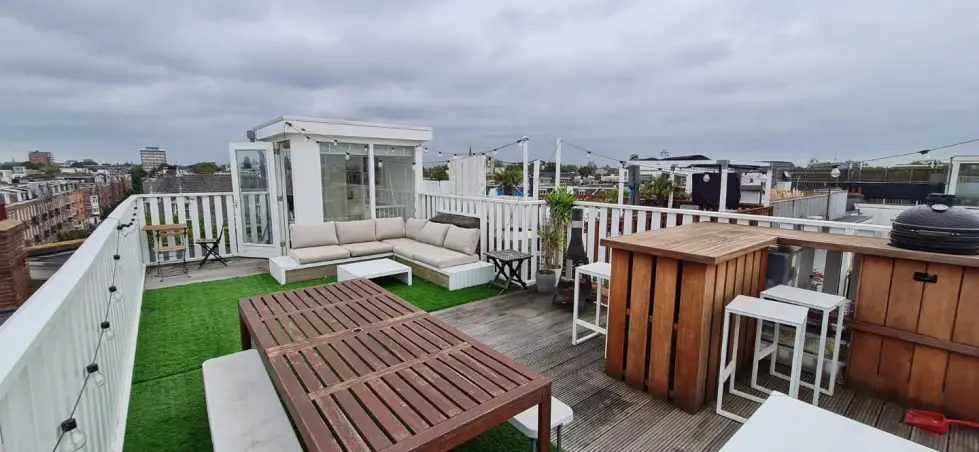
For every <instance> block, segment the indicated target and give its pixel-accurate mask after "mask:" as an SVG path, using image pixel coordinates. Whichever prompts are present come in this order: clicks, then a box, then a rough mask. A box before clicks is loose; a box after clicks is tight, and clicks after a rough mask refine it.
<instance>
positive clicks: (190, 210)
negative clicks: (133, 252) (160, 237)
mask: <svg viewBox="0 0 979 452" xmlns="http://www.w3.org/2000/svg"><path fill="white" fill-rule="evenodd" d="M140 203H141V207H142V212H143V215H140V217H139V221H140V227H142V226H144V225H147V224H153V225H157V224H185V225H187V235H188V237H187V238H188V240H187V241H188V244H189V246H188V252H187V261H188V262H189V261H196V260H201V259H203V258H204V251H203V249H202V248H201V246H200V245H198V244H197V242H198V240H200V239H205V238H206V239H216V238H217V237H218V235H221V245H220V246H219V247H218V253H219V254H220V255H221V256H222V257H233V256H237V255H238V244H237V240H236V231H235V208H234V198H233V196H232V194H231V193H186V194H180V195H141V196H140ZM222 229H224V232H223V233H222V232H221V230H222ZM140 238H141V241H142V246H141V249H142V255H143V262H146V263H147V264H148V265H149V264H153V265H155V264H159V263H163V264H165V263H172V262H180V261H181V260H182V256H181V255H180V254H178V253H161V254H160V255H159V256H158V255H157V253H156V252H155V251H154V249H155V247H156V243H155V239H154V237H153V236H152V234H140ZM177 240H178V239H177V238H175V237H169V238H166V239H164V241H163V243H162V245H163V246H169V245H174V244H176V241H177ZM181 243H182V242H181Z"/></svg>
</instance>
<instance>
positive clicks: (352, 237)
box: [336, 220, 377, 245]
mask: <svg viewBox="0 0 979 452" xmlns="http://www.w3.org/2000/svg"><path fill="white" fill-rule="evenodd" d="M336 225H337V226H336V228H337V238H338V239H339V240H340V244H341V245H346V244H348V243H361V242H373V241H375V240H377V238H375V235H374V233H375V232H374V231H375V229H374V227H375V225H374V220H359V221H338V222H336Z"/></svg>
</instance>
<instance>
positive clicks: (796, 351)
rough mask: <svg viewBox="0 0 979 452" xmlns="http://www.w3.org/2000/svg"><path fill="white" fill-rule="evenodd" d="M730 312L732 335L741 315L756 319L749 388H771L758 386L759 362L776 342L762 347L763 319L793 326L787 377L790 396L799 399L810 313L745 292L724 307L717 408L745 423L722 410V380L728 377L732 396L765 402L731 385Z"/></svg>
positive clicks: (733, 354) (734, 369) (734, 357)
mask: <svg viewBox="0 0 979 452" xmlns="http://www.w3.org/2000/svg"><path fill="white" fill-rule="evenodd" d="M732 315H733V316H734V337H735V338H737V337H739V335H740V333H741V317H751V318H754V319H758V322H756V323H757V325H756V328H755V344H754V347H753V348H754V356H752V358H751V387H752V388H754V389H757V390H759V391H763V392H767V393H771V391H770V390H768V389H766V388H763V387H761V386H760V385H758V361H761V360H762V359H763V358H765V357H766V356H768V355H771V354H773V353H774V352H775V350H776V345H770V346H768V347H766V348H764V349H762V348H761V327H762V323H763V321H769V322H776V323H778V324H782V325H788V326H794V327H795V346H794V347H793V349H792V371H791V372H792V373H791V375H790V377H789V396H791V397H793V398H799V381H800V379H801V377H802V347H803V344H804V343H805V331H806V327H805V325H806V316H807V315H809V309H807V308H803V307H801V306H793V305H790V304H786V303H779V302H776V301H771V300H762V299H760V298H755V297H749V296H746V295H738V296H737V297H735V298H734V300H733V301H731V303H729V304H728V305H727V307H725V308H724V329H723V335H722V336H721V366H720V370H719V373H720V376H719V377H718V379H717V407H716V411H717V414H719V415H721V416H724V417H726V418H729V419H734V420H736V421H738V422H741V423H744V422H745V421H746V419H745V418H743V417H741V416H738V415H736V414H734V413H731V412H729V411H725V410H724V408H723V406H724V405H723V396H724V382H725V381H728V380H730V387H729V390H730V392H731V394H733V395H736V396H741V397H744V398H746V399H748V400H752V401H755V402H758V403H764V402H765V400H764V399H762V398H760V397H757V396H754V395H752V394H748V393H746V392H742V391H740V390H737V389H735V387H734V380H735V379H736V376H737V362H738V346H737V343H735V344H734V346H733V347H731V350H732V352H731V362H730V363H727V344H728V337H729V336H730V334H729V333H730V330H731V328H730V326H731V324H730V322H731V316H732ZM776 343H777V341H776ZM773 359H774V358H773ZM725 363H727V364H725Z"/></svg>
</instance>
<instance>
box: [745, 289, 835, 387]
mask: <svg viewBox="0 0 979 452" xmlns="http://www.w3.org/2000/svg"><path fill="white" fill-rule="evenodd" d="M761 298H763V299H766V300H774V301H780V302H783V303H789V304H794V305H796V306H803V307H806V308H809V309H815V310H817V311H820V312H822V314H823V318H822V327H821V329H820V333H819V350H818V352H817V354H816V380H815V382H814V384H809V383H807V382H805V381H803V382H802V383H801V384H802V386H804V387H807V388H809V389H812V390H813V391H812V404H813V405H816V406H819V394H820V393H823V394H826V395H828V396H832V395H833V389H834V388H835V387H836V373H837V370H838V368H839V362H840V340H841V336H842V334H843V307H844V306H846V302H847V299H846V298H845V297H842V296H839V295H833V294H828V293H822V292H816V291H812V290H806V289H799V288H797V287H792V286H786V285H780V286H776V287H773V288H771V289H768V290H765V291H764V292H762V293H761ZM833 311H837V312H836V336H835V342H834V343H833V361H832V363H831V367H830V370H829V389H823V386H822V378H823V362H824V360H825V358H826V338H827V334H828V330H829V314H830V313H831V312H833ZM779 328H780V325H779V324H778V323H777V322H776V323H775V330H774V331H773V335H772V342H773V344H774V345H775V355H773V357H772V360H771V363H770V367H769V369H768V371H769V373H771V374H772V375H773V376H776V377H779V378H782V379H785V380H787V379H789V376H788V375H785V374H782V373H779V372H776V371H775V357H777V356H778V347H779V345H778V333H779ZM805 330H806V328H805V327H803V337H805ZM803 343H805V340H803ZM816 388H819V390H818V391H817V390H816Z"/></svg>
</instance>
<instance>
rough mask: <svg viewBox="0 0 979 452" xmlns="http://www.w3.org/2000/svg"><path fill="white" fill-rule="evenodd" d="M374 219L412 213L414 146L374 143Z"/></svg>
mask: <svg viewBox="0 0 979 452" xmlns="http://www.w3.org/2000/svg"><path fill="white" fill-rule="evenodd" d="M374 160H375V162H376V164H377V168H375V169H374V175H375V178H376V179H377V180H376V181H375V187H374V191H375V194H376V196H377V201H376V203H375V206H376V207H377V218H389V217H402V218H404V219H408V218H411V216H412V215H414V213H415V170H414V168H413V167H412V166H413V165H412V163H413V162H414V160H415V147H414V146H387V145H377V144H375V145H374Z"/></svg>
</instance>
